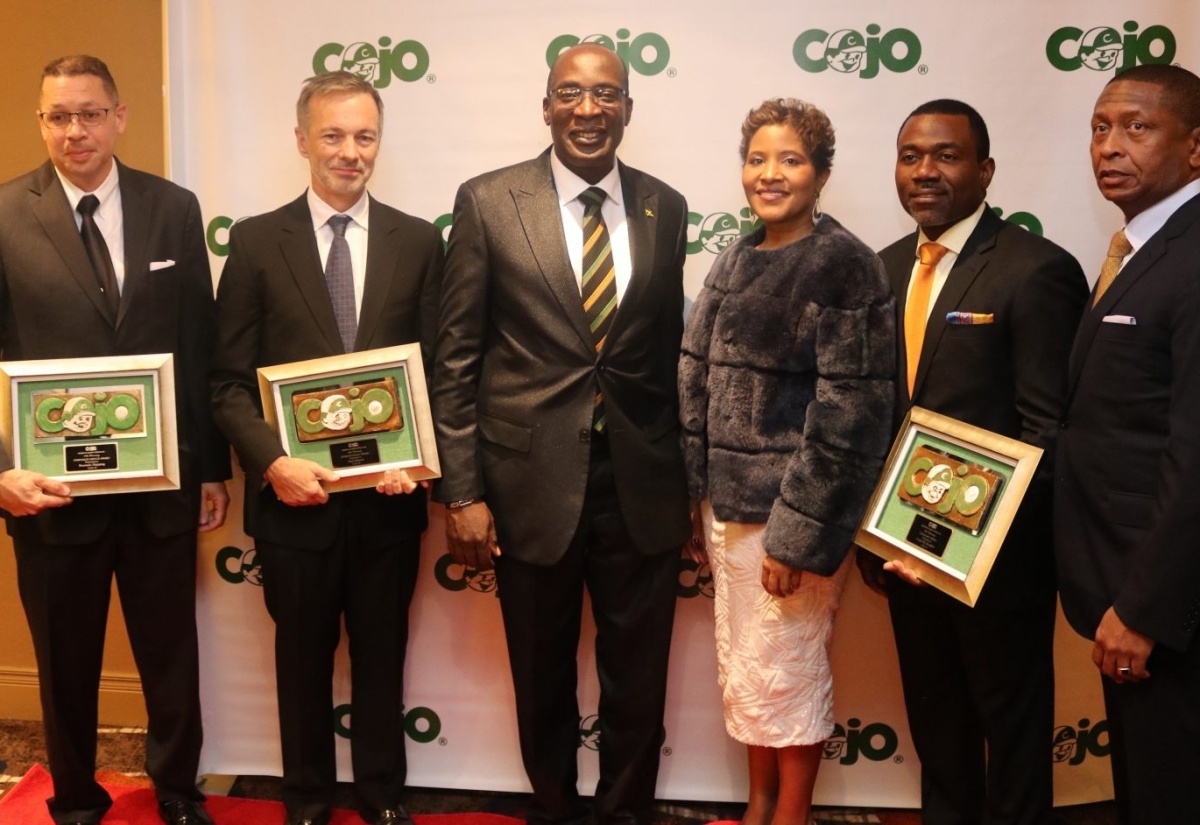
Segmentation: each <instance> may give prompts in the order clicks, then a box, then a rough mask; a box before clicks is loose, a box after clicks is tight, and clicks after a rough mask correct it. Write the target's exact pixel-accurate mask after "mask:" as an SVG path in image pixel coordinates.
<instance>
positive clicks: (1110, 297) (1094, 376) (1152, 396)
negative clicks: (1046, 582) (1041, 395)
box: [1055, 196, 1200, 669]
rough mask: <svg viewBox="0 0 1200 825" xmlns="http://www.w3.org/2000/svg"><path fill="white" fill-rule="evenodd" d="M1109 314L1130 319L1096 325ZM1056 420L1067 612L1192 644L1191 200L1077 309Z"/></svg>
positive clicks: (1194, 269)
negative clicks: (1109, 615)
mask: <svg viewBox="0 0 1200 825" xmlns="http://www.w3.org/2000/svg"><path fill="white" fill-rule="evenodd" d="M1117 316H1126V317H1127V318H1130V319H1134V320H1136V324H1130V323H1116V322H1112V321H1110V322H1105V321H1104V319H1105V318H1114V317H1117ZM1062 427H1063V429H1062V434H1061V435H1060V437H1059V458H1058V472H1057V479H1056V487H1055V495H1056V502H1055V537H1056V541H1057V551H1058V566H1059V574H1060V580H1061V587H1062V602H1063V611H1064V612H1065V614H1066V616H1067V619H1068V621H1070V623H1071V626H1072V627H1074V628H1075V629H1076V630H1077V631H1079V632H1080V633H1081V634H1083V635H1084V636H1085V637H1087V638H1089V639H1091V638H1094V636H1095V633H1096V627H1097V625H1098V624H1099V622H1100V618H1101V617H1102V616H1103V614H1104V612H1105V611H1106V610H1107V609H1108V608H1109V607H1114V608H1115V609H1116V612H1117V615H1118V616H1120V618H1121V620H1122V621H1124V622H1125V624H1127V625H1129V626H1130V627H1132V628H1133V629H1134V630H1137V631H1139V632H1141V633H1143V634H1145V635H1147V636H1149V637H1150V638H1152V639H1154V640H1155V641H1157V642H1159V643H1161V644H1164V645H1166V646H1168V647H1170V648H1174V649H1176V650H1180V651H1182V650H1186V649H1188V647H1189V646H1190V645H1191V644H1192V641H1193V637H1194V634H1195V631H1196V626H1197V624H1198V623H1200V496H1198V495H1197V491H1198V490H1200V196H1198V197H1195V198H1192V199H1191V200H1190V201H1188V202H1187V203H1185V204H1184V205H1183V206H1181V207H1180V208H1179V209H1178V210H1177V211H1176V212H1175V214H1174V215H1172V216H1171V218H1170V219H1169V220H1168V221H1167V223H1166V224H1165V225H1164V226H1163V228H1162V229H1160V230H1159V231H1158V232H1157V233H1156V234H1155V235H1154V236H1153V237H1152V238H1150V240H1148V241H1147V242H1146V243H1145V244H1144V245H1143V246H1142V247H1141V248H1140V249H1139V250H1138V251H1137V253H1136V254H1135V255H1134V256H1133V257H1132V258H1130V259H1129V261H1128V262H1127V263H1126V264H1125V267H1124V269H1122V270H1121V273H1120V275H1118V276H1117V279H1116V280H1115V281H1113V284H1112V286H1111V287H1110V288H1109V289H1108V291H1107V292H1105V293H1104V296H1103V297H1102V298H1101V299H1100V303H1099V304H1097V305H1096V306H1095V307H1094V308H1091V309H1089V310H1088V311H1087V313H1086V314H1085V315H1084V317H1083V321H1082V322H1081V323H1080V325H1079V334H1078V336H1077V337H1076V339H1075V346H1074V349H1073V350H1072V353H1071V367H1070V373H1069V380H1068V396H1067V408H1066V413H1065V415H1064V417H1063V423H1062ZM1151 669H1153V665H1152V666H1151Z"/></svg>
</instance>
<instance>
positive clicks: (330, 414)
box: [321, 395, 352, 430]
mask: <svg viewBox="0 0 1200 825" xmlns="http://www.w3.org/2000/svg"><path fill="white" fill-rule="evenodd" d="M351 417H352V416H351V414H350V401H349V400H348V399H347V398H346V396H344V395H327V396H325V398H324V400H322V401H321V424H322V426H324V427H325V429H327V430H344V429H346V428H347V427H349V426H350V419H351Z"/></svg>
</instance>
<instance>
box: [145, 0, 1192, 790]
mask: <svg viewBox="0 0 1200 825" xmlns="http://www.w3.org/2000/svg"><path fill="white" fill-rule="evenodd" d="M596 6H597V7H596V8H594V9H593V8H588V7H585V6H584V5H583V4H577V3H567V2H544V1H542V0H538V1H536V2H528V1H527V2H515V1H514V2H489V0H441V2H429V0H412V2H404V3H401V2H395V0H391V1H390V2H385V0H358V2H356V3H353V4H352V5H350V6H346V7H331V6H329V4H328V3H318V2H314V1H313V0H286V2H284V0H259V2H254V3H246V2H240V0H168V3H167V7H168V12H169V45H170V48H169V77H170V87H169V94H168V97H169V102H170V112H171V156H172V173H173V177H174V178H175V179H176V180H178V181H179V182H181V183H182V184H183V185H185V186H188V187H189V188H191V189H193V190H195V191H196V193H197V194H198V195H199V197H200V202H201V204H202V207H203V209H204V213H205V219H206V221H207V227H208V242H209V248H210V250H211V252H212V256H213V257H212V260H213V269H214V276H217V275H219V273H220V271H221V267H222V265H223V262H224V256H225V255H226V254H227V251H228V249H227V246H226V244H227V242H228V230H229V226H230V225H231V224H232V223H233V222H234V221H236V220H238V219H239V218H242V217H245V216H248V215H253V214H257V213H260V212H264V211H267V210H270V209H273V208H275V207H277V206H279V205H281V204H283V203H284V202H286V201H290V200H291V199H293V198H295V197H296V196H297V195H298V194H300V193H301V192H302V191H303V189H304V187H305V185H306V183H307V180H308V167H307V164H306V162H305V161H304V160H302V159H301V158H300V157H299V156H298V155H297V153H296V149H295V139H294V137H293V134H292V128H293V126H294V125H295V115H294V104H295V99H296V95H297V92H298V90H299V87H300V83H301V81H302V80H303V79H304V78H306V77H308V76H310V75H312V74H314V73H316V72H321V71H326V70H331V69H337V68H339V67H342V66H346V67H348V68H352V69H353V70H355V71H362V72H370V75H371V77H372V79H373V81H374V84H375V86H376V87H377V88H378V89H379V91H380V94H381V95H382V97H383V100H384V104H385V107H386V125H385V129H384V136H383V145H382V150H381V154H380V160H379V163H378V166H377V168H376V173H375V178H374V179H373V181H372V184H371V190H372V192H373V194H374V195H375V196H376V197H377V198H379V199H380V200H382V201H384V202H386V203H390V204H393V205H395V206H398V207H400V208H402V209H404V210H405V211H408V212H410V213H413V214H416V215H419V216H421V217H424V218H426V219H428V220H430V221H434V222H436V223H438V224H439V226H442V227H448V225H449V222H450V215H449V212H450V208H451V205H452V203H453V197H454V192H455V190H456V188H457V186H458V184H459V183H460V182H462V181H464V180H466V179H467V178H469V177H471V176H473V175H476V174H478V173H480V172H483V171H486V170H489V169H492V168H496V167H499V166H503V165H507V164H510V163H513V162H516V161H519V160H522V159H525V158H528V157H531V156H533V155H535V154H537V153H538V152H540V151H541V150H542V149H544V148H545V147H546V146H547V145H548V143H549V134H548V131H547V129H546V127H545V126H544V124H543V123H542V118H541V100H542V96H543V92H544V89H545V80H546V74H547V70H548V64H549V61H551V60H552V59H553V57H554V56H555V55H556V54H557V53H558V51H560V50H561V49H562V48H565V47H566V46H569V45H572V44H574V43H577V42H579V41H582V40H589V41H598V42H602V43H606V44H609V45H611V46H613V47H614V48H616V49H617V51H618V52H619V53H620V54H621V55H622V56H623V57H624V58H625V59H626V60H627V61H628V64H629V66H630V69H631V96H632V97H633V98H634V99H635V100H636V102H637V105H636V107H635V110H634V117H633V120H632V123H631V125H630V127H629V129H628V131H627V132H626V136H625V142H624V144H623V146H622V147H621V156H622V157H623V158H624V160H625V161H626V162H628V163H630V164H631V165H634V166H637V167H641V168H643V169H646V170H647V171H650V172H652V173H653V174H655V175H657V176H659V177H661V178H663V179H664V180H666V181H668V182H669V183H671V184H673V185H674V186H675V187H676V188H678V189H679V190H680V191H682V192H683V193H684V194H685V195H686V197H687V199H688V203H689V204H690V208H691V210H692V213H691V222H692V229H691V234H690V240H691V244H690V246H689V258H688V263H687V291H688V294H689V295H692V296H694V295H695V294H696V292H697V291H698V289H699V287H700V284H701V282H702V280H703V278H704V275H705V273H706V272H707V270H708V267H709V266H710V265H711V263H712V261H713V257H714V255H715V253H716V252H718V251H719V250H720V249H721V248H722V247H723V246H724V245H726V244H727V243H728V242H729V241H730V240H731V239H733V238H735V237H737V236H738V234H740V233H741V232H743V231H745V230H746V229H747V227H748V226H749V224H750V222H751V216H750V215H749V212H748V210H747V209H746V206H745V202H744V200H743V198H742V193H741V189H740V164H739V160H738V156H737V146H738V142H739V127H740V124H741V121H742V118H743V117H744V115H745V113H746V111H747V110H748V109H750V108H751V107H753V106H755V105H756V104H758V103H759V102H760V101H762V100H763V99H764V98H767V97H775V96H795V97H801V98H804V99H807V100H809V101H812V102H814V103H815V104H817V105H818V106H820V107H821V108H823V109H824V110H825V111H826V112H827V113H828V114H829V116H830V118H831V119H832V121H833V123H834V125H835V127H836V128H837V138H838V145H837V156H836V158H835V162H834V167H833V177H832V179H831V181H830V184H829V186H828V187H827V189H826V190H825V198H824V208H825V210H826V211H827V212H829V213H830V214H833V215H835V216H836V217H837V218H838V219H839V220H840V221H841V222H842V223H843V224H845V225H846V226H847V227H849V228H850V229H851V230H853V231H854V232H856V233H857V234H859V235H860V236H861V237H862V238H863V239H864V240H865V241H866V242H867V243H869V244H870V245H871V246H873V247H875V248H880V247H882V246H884V245H886V244H887V243H890V242H891V241H892V240H894V239H896V238H897V237H899V236H901V235H903V234H905V233H906V232H908V231H910V230H911V228H912V226H911V223H910V221H909V219H908V218H907V216H906V215H905V214H904V212H903V211H902V210H901V208H900V207H899V205H898V204H897V200H896V195H895V190H894V186H893V177H892V170H893V164H894V140H895V135H896V132H897V130H898V128H899V126H900V124H901V122H902V120H903V119H904V117H905V115H906V114H907V113H908V112H909V111H910V110H911V109H913V108H914V107H915V106H917V105H918V104H920V103H923V102H924V101H926V100H930V99H933V98H938V97H954V98H961V99H963V100H966V101H968V102H970V103H971V104H973V105H974V106H975V107H976V108H978V109H979V110H980V112H981V113H982V114H983V116H984V118H985V119H986V120H987V121H988V125H989V128H990V130H991V136H992V153H993V156H994V157H995V158H996V166H997V171H996V176H995V181H994V184H993V186H992V190H991V192H990V193H989V203H990V204H991V205H992V206H993V208H995V209H996V210H997V211H999V212H1000V213H1001V214H1002V216H1004V217H1006V218H1008V219H1010V220H1013V221H1015V222H1017V223H1020V224H1021V225H1023V226H1025V227H1027V228H1028V229H1029V230H1030V231H1034V232H1040V233H1043V234H1045V235H1046V236H1047V237H1049V238H1051V239H1053V240H1055V241H1057V242H1058V243H1060V244H1062V245H1063V246H1065V247H1066V248H1067V249H1069V250H1070V251H1072V252H1073V253H1074V254H1075V255H1076V256H1077V257H1078V258H1079V260H1080V262H1081V263H1082V264H1083V266H1084V268H1085V270H1087V271H1089V272H1096V271H1098V269H1099V266H1100V262H1101V259H1102V258H1103V255H1104V250H1105V249H1106V246H1107V240H1106V239H1107V238H1108V237H1109V235H1110V234H1111V233H1112V231H1114V229H1115V228H1116V227H1117V226H1119V225H1120V222H1121V218H1120V214H1119V213H1118V211H1117V210H1116V209H1115V208H1113V207H1112V206H1111V205H1109V204H1107V203H1106V202H1105V201H1103V200H1102V199H1101V198H1100V196H1099V195H1098V194H1097V193H1096V189H1095V186H1094V184H1093V181H1092V179H1091V174H1090V166H1089V161H1088V153H1087V144H1088V134H1089V127H1088V123H1089V117H1090V112H1091V108H1092V104H1093V102H1094V100H1095V98H1096V96H1097V95H1098V94H1099V92H1100V89H1101V87H1102V86H1103V85H1104V83H1105V82H1106V81H1107V80H1109V79H1110V78H1111V77H1113V75H1114V73H1115V72H1116V71H1119V70H1120V69H1122V68H1124V67H1128V66H1132V65H1135V64H1137V63H1141V62H1154V61H1164V60H1165V61H1170V62H1176V63H1180V64H1182V65H1184V66H1188V67H1190V68H1193V69H1195V68H1196V67H1197V66H1198V65H1200V7H1198V6H1196V5H1194V4H1192V3H1179V2H1176V1H1175V0H1138V2H1113V1H1112V0H1106V1H1105V2H1101V1H1100V0H1061V1H1060V2H1055V3H1043V2H1039V1H1038V0H1011V2H1006V3H987V4H985V3H982V2H965V1H964V0H958V2H949V1H948V0H927V2H925V3H923V4H918V5H913V6H902V5H899V4H894V3H889V2H885V0H842V2H837V3H830V2H816V0H786V1H785V0H760V2H757V3H756V2H750V3H747V4H745V5H742V6H738V5H737V4H734V3H730V2H729V1H728V0H724V2H720V3H718V2H712V0H656V1H655V2H653V3H650V2H646V1H645V0H636V1H634V0H610V2H607V3H604V4H596ZM847 44H859V45H858V47H857V48H856V49H852V50H850V51H839V49H841V48H842V47H845V46H846V45H847ZM235 498H240V483H239V484H238V485H237V489H236V490H235ZM533 506H535V505H533ZM432 509H433V513H432V515H433V523H432V525H431V527H430V531H429V533H428V536H427V539H426V542H425V546H424V550H423V558H422V565H423V569H422V575H421V582H420V585H419V587H418V590H417V596H416V601H415V602H414V604H413V607H412V614H413V630H414V632H413V638H412V642H411V645H410V649H409V663H410V666H409V669H408V673H409V679H408V685H407V688H406V691H405V697H404V698H405V702H406V705H407V709H408V717H407V718H408V731H409V735H410V737H411V738H410V743H409V744H410V749H409V753H410V765H411V770H410V784H413V785H423V786H434V787H454V788H476V789H483V790H505V791H516V790H523V789H526V788H527V785H526V783H525V779H524V776H523V773H522V770H521V765H520V760H519V756H518V751H517V735H516V725H515V722H514V719H513V713H512V690H511V685H510V680H509V674H508V666H507V659H506V656H505V650H504V637H503V633H502V630H501V624H500V610H499V605H498V602H497V600H496V593H495V580H494V578H493V577H492V576H491V575H490V574H480V573H476V572H475V571H471V570H464V569H463V568H462V567H461V566H458V565H455V564H454V563H453V562H452V561H451V560H450V558H449V556H448V555H447V554H446V552H445V542H444V540H443V537H442V528H443V524H442V521H441V512H440V508H438V507H434V508H432ZM239 525H240V510H235V511H234V512H233V514H232V519H231V524H230V527H229V528H228V529H226V530H225V531H224V532H223V533H221V534H219V535H215V536H206V537H205V540H204V542H203V544H202V547H201V566H202V571H201V572H202V583H201V602H200V608H199V610H200V617H199V618H200V626H201V643H202V646H203V655H204V662H203V698H204V707H205V732H206V746H205V752H204V760H203V766H202V767H203V769H204V770H205V771H206V772H211V773H237V774H240V773H248V774H272V773H277V772H278V771H279V766H280V763H279V749H278V745H277V738H278V723H277V720H276V713H275V699H274V676H273V667H272V652H271V651H272V634H273V627H272V624H271V621H270V619H269V618H268V616H267V613H266V610H265V608H264V607H263V600H262V592H261V589H260V587H261V578H260V572H259V567H258V565H257V563H256V561H255V553H254V546H253V542H252V541H251V540H250V539H248V538H247V537H246V536H245V535H244V534H242V533H241V532H240V531H239V529H238V526H239ZM852 579H853V581H852V583H851V586H850V588H849V590H848V593H847V596H846V599H845V602H844V606H843V609H842V611H841V614H840V616H839V619H838V625H837V633H836V642H835V654H834V655H835V660H836V661H835V671H836V679H837V706H836V719H837V723H838V728H837V733H836V736H835V738H834V739H833V740H831V742H830V743H829V746H828V747H827V749H826V754H825V757H826V758H825V761H824V764H823V766H822V770H821V774H820V780H819V782H818V787H817V802H818V803H820V804H846V805H878V806H898V807H905V806H915V805H916V803H917V800H918V794H919V790H918V774H919V765H918V761H917V758H916V755H915V754H914V752H913V747H912V742H911V740H910V739H909V736H908V733H907V729H906V726H905V721H904V712H903V705H902V702H901V699H900V688H899V681H898V674H897V666H896V659H895V653H894V649H893V646H892V642H891V631H890V628H889V626H888V618H887V610H886V606H885V604H884V603H883V602H882V600H881V599H879V598H878V597H876V596H875V595H874V594H872V593H870V592H869V591H867V590H866V589H865V588H864V587H863V586H862V585H861V583H860V582H859V581H858V580H857V577H856V576H855V577H852ZM711 599H712V582H711V578H710V576H709V573H708V570H707V569H706V568H703V567H702V568H700V569H698V570H697V569H694V567H693V566H690V565H688V564H682V565H681V568H680V575H679V606H678V622H677V630H676V634H675V642H674V647H673V650H672V654H671V655H672V661H671V682H670V699H669V709H668V713H667V718H666V727H667V740H666V745H665V746H664V748H663V759H662V772H661V777H660V780H659V786H658V794H659V796H660V798H664V799H695V800H739V799H744V798H745V784H746V780H745V768H744V750H743V749H742V747H741V746H739V745H736V744H735V743H732V742H730V741H729V740H728V739H727V737H726V736H725V733H724V727H723V723H722V720H721V709H720V699H719V696H718V693H717V688H716V680H715V660H714V653H713V640H712V601H711ZM1059 641H1060V644H1059V651H1058V661H1059V683H1058V709H1057V715H1056V726H1057V727H1056V730H1055V732H1054V737H1053V742H1052V741H1050V739H1049V738H1048V739H1047V742H1046V758H1047V759H1051V760H1053V761H1054V763H1055V771H1056V773H1055V779H1056V783H1057V795H1058V802H1059V803H1060V804H1066V803H1076V802H1086V801H1092V800H1096V799H1102V798H1106V797H1107V796H1108V795H1109V794H1110V793H1111V789H1110V782H1109V780H1108V759H1107V758H1106V757H1107V748H1108V740H1107V734H1106V724H1105V722H1104V718H1103V709H1102V704H1101V701H1100V697H1099V684H1098V680H1097V677H1096V676H1095V674H1094V669H1093V668H1092V666H1091V665H1090V663H1089V661H1088V645H1087V644H1086V643H1084V642H1083V641H1082V640H1081V639H1079V638H1077V637H1075V636H1074V635H1073V634H1072V633H1071V632H1070V631H1069V630H1068V629H1067V628H1066V627H1065V623H1062V622H1061V621H1060V628H1059ZM342 664H343V665H344V664H345V663H344V662H343V663H342ZM580 669H581V675H582V680H581V681H582V685H583V687H582V688H581V708H582V714H583V716H584V717H585V718H584V720H583V723H582V725H581V728H580V763H581V776H582V779H581V787H582V788H583V789H584V790H585V792H588V793H590V791H591V789H592V788H593V787H594V780H595V777H596V753H595V746H596V742H595V736H596V734H595V728H594V725H595V716H594V714H595V708H596V702H597V689H596V687H595V684H594V667H593V664H592V657H591V653H590V638H585V641H584V643H583V644H582V645H581V648H580ZM339 674H340V675H339V676H338V679H337V685H336V691H337V695H338V696H339V697H340V698H339V699H338V701H340V702H345V701H346V699H345V697H346V696H348V673H347V671H346V669H345V668H344V667H343V668H341V670H340V671H339ZM330 726H331V732H332V731H334V730H336V731H337V734H338V735H339V737H341V740H340V744H339V748H340V752H339V753H340V758H341V762H340V764H341V766H342V774H343V778H349V758H348V756H349V753H348V750H349V749H348V747H347V740H346V739H345V736H346V735H348V733H349V730H350V727H351V721H350V709H349V707H348V706H347V705H344V704H343V705H340V706H339V707H338V708H337V709H336V710H335V712H334V714H333V716H332V718H331V720H330Z"/></svg>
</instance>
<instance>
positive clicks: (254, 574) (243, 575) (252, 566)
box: [216, 547, 263, 587]
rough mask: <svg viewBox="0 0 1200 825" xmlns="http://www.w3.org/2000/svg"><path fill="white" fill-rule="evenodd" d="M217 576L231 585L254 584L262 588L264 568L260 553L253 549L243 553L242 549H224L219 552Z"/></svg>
mask: <svg viewBox="0 0 1200 825" xmlns="http://www.w3.org/2000/svg"><path fill="white" fill-rule="evenodd" d="M216 563H217V575H219V576H220V577H221V578H223V579H224V580H225V581H227V582H229V583H230V584H241V583H242V582H245V583H246V584H253V585H255V586H256V587H262V583H263V580H262V567H261V566H260V565H259V563H258V553H256V552H255V551H254V548H253V547H251V548H250V549H249V550H245V551H243V550H242V549H241V548H240V547H222V548H221V549H220V550H218V551H217V559H216Z"/></svg>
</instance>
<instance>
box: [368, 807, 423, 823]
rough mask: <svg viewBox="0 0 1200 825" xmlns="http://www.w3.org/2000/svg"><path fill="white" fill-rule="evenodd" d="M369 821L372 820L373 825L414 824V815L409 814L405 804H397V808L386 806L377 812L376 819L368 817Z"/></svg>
mask: <svg viewBox="0 0 1200 825" xmlns="http://www.w3.org/2000/svg"><path fill="white" fill-rule="evenodd" d="M364 819H365V817H364ZM367 821H368V822H371V823H372V825H413V821H412V817H411V816H409V815H408V811H406V810H404V806H403V805H397V806H396V807H395V808H384V809H383V810H382V811H380V812H379V813H377V814H375V818H374V819H368V820H367Z"/></svg>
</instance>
